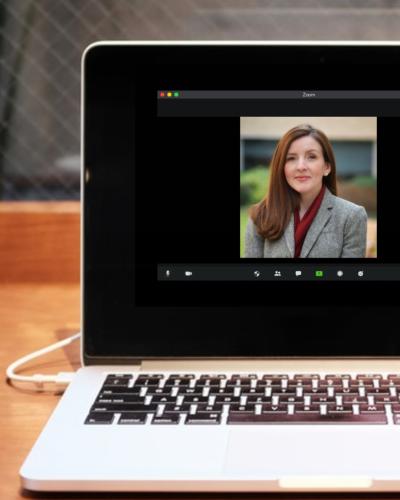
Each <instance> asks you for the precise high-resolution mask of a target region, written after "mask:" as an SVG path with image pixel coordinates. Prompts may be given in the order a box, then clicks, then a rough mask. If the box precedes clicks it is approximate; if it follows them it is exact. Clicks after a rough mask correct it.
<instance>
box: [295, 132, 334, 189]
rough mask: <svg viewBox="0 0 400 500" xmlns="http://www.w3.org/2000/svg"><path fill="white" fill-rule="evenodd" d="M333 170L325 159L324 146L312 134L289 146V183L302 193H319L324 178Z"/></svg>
mask: <svg viewBox="0 0 400 500" xmlns="http://www.w3.org/2000/svg"><path fill="white" fill-rule="evenodd" d="M330 171H331V167H330V165H329V163H326V162H325V160H324V155H323V152H322V147H321V145H320V144H319V142H318V141H316V140H315V139H314V138H313V137H311V136H310V135H307V136H304V137H300V139H296V140H295V141H293V142H292V144H291V145H290V146H289V150H288V153H287V155H286V162H285V176H286V180H287V183H288V184H289V186H290V187H292V188H293V189H294V190H295V191H297V192H298V193H300V194H307V193H314V192H315V193H316V194H318V192H319V190H320V189H321V186H322V178H323V177H324V176H325V175H328V174H329V172H330Z"/></svg>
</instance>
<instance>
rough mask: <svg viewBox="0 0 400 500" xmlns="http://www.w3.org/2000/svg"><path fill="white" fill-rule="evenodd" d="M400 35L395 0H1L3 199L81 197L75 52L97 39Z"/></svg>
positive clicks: (0, 160) (398, 4)
mask: <svg viewBox="0 0 400 500" xmlns="http://www.w3.org/2000/svg"><path fill="white" fill-rule="evenodd" d="M399 35H400V1H399V0H335V2H332V1H329V0H246V2H243V1H241V0H0V200H74V199H75V200H76V199H79V150H80V144H79V138H80V123H79V116H80V109H79V108H80V58H81V53H82V51H83V49H84V48H85V47H86V46H87V45H88V44H90V43H92V42H94V41H98V40H104V39H109V40H110V39H112V40H180V39H182V40H398V39H400V36H399ZM250 140H255V139H251V138H249V141H250ZM248 146H249V147H250V143H249V144H248ZM246 147H247V146H246ZM257 147H258V146H257V144H256V143H254V144H253V146H252V148H253V153H252V154H253V156H254V154H255V155H256V154H257V153H256V150H257ZM360 154H361V152H360ZM363 154H364V153H363ZM365 154H367V153H366V152H365ZM254 158H255V160H257V157H254ZM253 166H254V165H253ZM247 168H249V165H245V169H246V170H247Z"/></svg>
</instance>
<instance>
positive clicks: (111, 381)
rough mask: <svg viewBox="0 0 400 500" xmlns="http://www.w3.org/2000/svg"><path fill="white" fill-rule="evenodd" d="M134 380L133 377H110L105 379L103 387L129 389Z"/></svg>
mask: <svg viewBox="0 0 400 500" xmlns="http://www.w3.org/2000/svg"><path fill="white" fill-rule="evenodd" d="M131 379H132V375H119V376H114V375H108V377H107V378H106V379H105V381H104V384H103V386H104V387H107V386H112V387H116V386H118V387H121V386H122V387H127V386H128V385H129V383H130V381H131Z"/></svg>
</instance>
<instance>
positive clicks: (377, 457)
mask: <svg viewBox="0 0 400 500" xmlns="http://www.w3.org/2000/svg"><path fill="white" fill-rule="evenodd" d="M399 447H400V426H399V428H398V429H397V427H393V426H390V427H389V426H383V425H382V426H378V425H375V426H372V425H368V426H351V425H348V426H328V425H323V426H322V425H321V426H305V425H303V426H284V425H280V426H276V425H271V426H268V427H265V426H263V427H259V426H252V427H249V426H248V427H246V428H243V427H236V428H233V427H232V428H231V431H230V435H229V441H228V449H227V456H226V461H225V467H224V473H225V474H226V475H228V476H231V475H232V476H235V477H243V478H250V477H252V478H259V479H265V480H268V479H271V480H273V479H275V480H276V479H280V478H284V477H297V476H305V475H306V476H309V477H315V476H343V475H344V476H349V475H351V476H357V477H362V478H365V477H367V478H374V477H375V478H376V477H377V476H382V475H385V476H387V475H390V474H392V473H393V474H394V475H396V474H398V450H399ZM365 484H367V483H365Z"/></svg>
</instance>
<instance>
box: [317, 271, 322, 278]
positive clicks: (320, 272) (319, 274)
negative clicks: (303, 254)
mask: <svg viewBox="0 0 400 500" xmlns="http://www.w3.org/2000/svg"><path fill="white" fill-rule="evenodd" d="M315 276H317V277H318V278H322V277H323V276H324V271H315Z"/></svg>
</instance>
